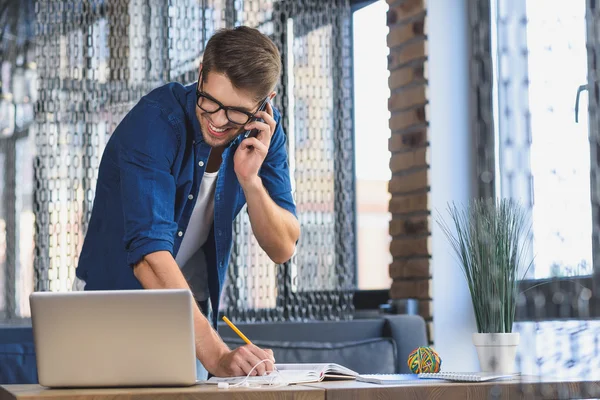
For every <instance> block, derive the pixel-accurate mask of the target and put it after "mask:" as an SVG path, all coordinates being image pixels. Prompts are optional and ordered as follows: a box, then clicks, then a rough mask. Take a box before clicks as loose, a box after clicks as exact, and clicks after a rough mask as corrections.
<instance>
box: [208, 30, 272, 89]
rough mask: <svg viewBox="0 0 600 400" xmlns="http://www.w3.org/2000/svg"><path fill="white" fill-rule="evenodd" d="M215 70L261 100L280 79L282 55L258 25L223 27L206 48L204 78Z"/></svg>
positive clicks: (237, 87) (237, 86)
mask: <svg viewBox="0 0 600 400" xmlns="http://www.w3.org/2000/svg"><path fill="white" fill-rule="evenodd" d="M211 71H212V72H217V73H221V74H224V75H225V76H226V77H227V78H228V79H229V80H230V81H231V83H232V84H233V86H234V87H235V88H236V89H241V90H244V91H248V92H250V93H252V94H253V95H254V96H255V100H256V101H260V100H262V99H264V98H266V97H267V96H268V95H269V93H271V91H272V90H273V89H274V88H275V85H276V84H277V82H278V81H279V75H280V73H281V56H280V54H279V50H277V47H276V46H275V44H274V43H273V42H272V41H271V39H269V38H268V37H267V36H266V35H263V34H262V33H260V32H259V31H258V30H257V29H254V28H249V27H247V26H238V27H236V28H233V29H220V30H218V31H217V32H216V33H215V34H214V35H213V36H211V38H210V39H209V40H208V43H207V44H206V49H205V50H204V56H203V59H202V80H203V81H206V79H207V76H208V73H209V72H211Z"/></svg>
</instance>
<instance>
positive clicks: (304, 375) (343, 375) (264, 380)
mask: <svg viewBox="0 0 600 400" xmlns="http://www.w3.org/2000/svg"><path fill="white" fill-rule="evenodd" d="M275 367H276V368H277V371H278V372H275V374H277V375H276V376H274V375H273V374H270V375H267V376H250V377H248V381H247V382H248V383H249V384H258V385H268V384H270V383H273V382H277V383H287V384H290V385H292V384H297V383H314V382H321V381H323V380H325V379H355V378H356V376H358V374H357V373H356V372H354V371H352V370H350V369H348V368H346V367H342V366H341V365H339V364H275ZM244 379H246V377H245V376H236V377H230V378H218V377H215V376H213V377H211V378H210V379H209V380H208V381H205V383H214V384H218V383H219V382H227V383H229V384H236V383H239V382H241V381H243V380H244Z"/></svg>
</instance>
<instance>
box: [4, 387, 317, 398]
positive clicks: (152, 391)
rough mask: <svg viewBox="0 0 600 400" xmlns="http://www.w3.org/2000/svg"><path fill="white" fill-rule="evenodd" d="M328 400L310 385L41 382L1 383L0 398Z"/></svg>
mask: <svg viewBox="0 0 600 400" xmlns="http://www.w3.org/2000/svg"><path fill="white" fill-rule="evenodd" d="M37 399H41V400H57V399H61V400H62V399H64V400H108V399H110V400H121V399H122V400H147V399H161V400H163V399H164V400H184V399H192V400H193V399H202V400H225V399H235V400H325V390H324V389H321V388H311V387H307V386H284V387H279V388H260V389H251V388H235V389H218V388H217V386H216V385H198V386H191V387H179V388H110V389H100V388H99V389H46V388H44V387H42V386H40V385H3V386H0V400H37Z"/></svg>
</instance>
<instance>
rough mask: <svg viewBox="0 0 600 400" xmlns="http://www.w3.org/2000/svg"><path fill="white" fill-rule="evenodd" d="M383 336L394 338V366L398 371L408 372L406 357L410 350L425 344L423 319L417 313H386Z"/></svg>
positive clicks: (425, 336) (425, 335)
mask: <svg viewBox="0 0 600 400" xmlns="http://www.w3.org/2000/svg"><path fill="white" fill-rule="evenodd" d="M384 319H385V323H384V325H383V336H388V337H391V338H393V339H394V341H395V342H396V346H397V349H398V357H396V360H397V362H398V365H397V366H396V368H397V371H398V372H399V373H404V374H408V373H410V372H411V371H410V369H409V368H408V364H407V363H406V362H407V359H408V355H409V354H410V352H411V351H413V350H414V349H416V348H417V347H419V346H427V344H428V341H427V329H426V327H425V320H424V319H423V318H422V317H420V316H418V315H386V316H385V317H384Z"/></svg>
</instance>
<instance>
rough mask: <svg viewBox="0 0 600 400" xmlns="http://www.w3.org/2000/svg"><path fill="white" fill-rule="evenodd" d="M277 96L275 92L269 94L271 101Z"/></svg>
mask: <svg viewBox="0 0 600 400" xmlns="http://www.w3.org/2000/svg"><path fill="white" fill-rule="evenodd" d="M275 96H277V93H275V92H274V91H273V92H271V94H269V100H273V97H275Z"/></svg>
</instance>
